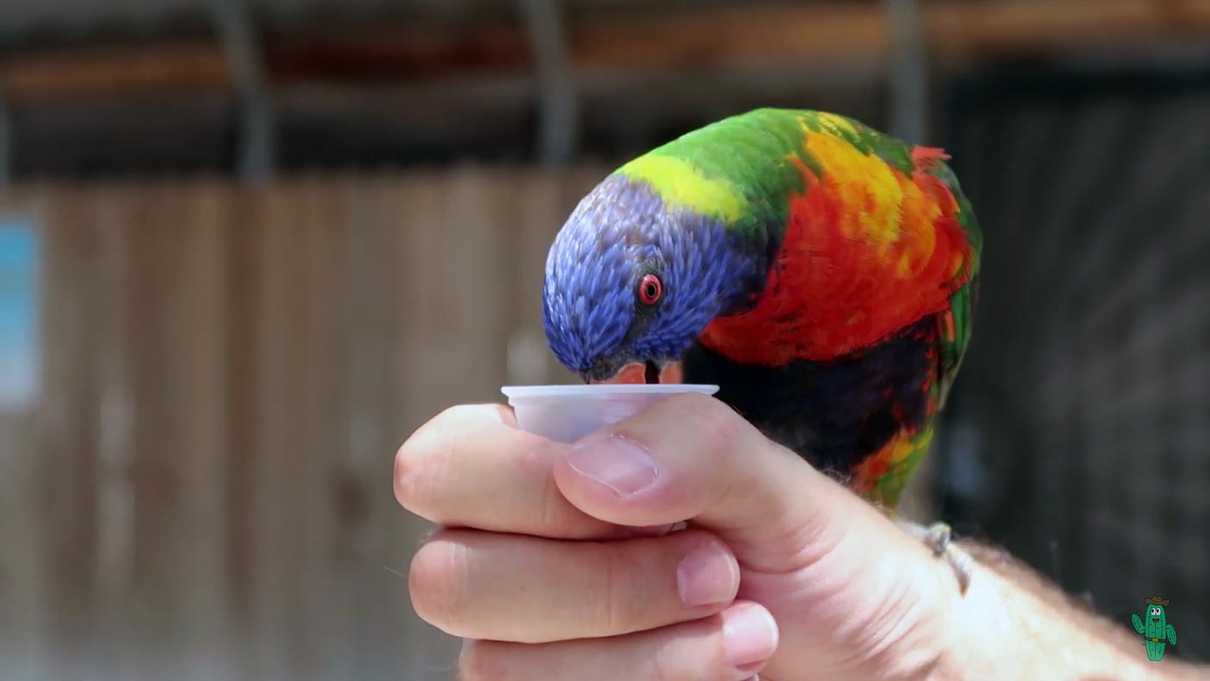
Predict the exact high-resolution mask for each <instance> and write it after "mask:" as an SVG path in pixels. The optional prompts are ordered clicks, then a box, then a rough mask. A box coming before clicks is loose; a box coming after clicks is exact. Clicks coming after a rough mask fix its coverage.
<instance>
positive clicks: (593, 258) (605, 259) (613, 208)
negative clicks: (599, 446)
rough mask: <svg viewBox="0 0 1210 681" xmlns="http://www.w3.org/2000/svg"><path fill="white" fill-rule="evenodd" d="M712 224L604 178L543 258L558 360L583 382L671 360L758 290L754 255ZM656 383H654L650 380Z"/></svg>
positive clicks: (634, 184)
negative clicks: (634, 364)
mask: <svg viewBox="0 0 1210 681" xmlns="http://www.w3.org/2000/svg"><path fill="white" fill-rule="evenodd" d="M744 246H745V244H743V243H742V239H740V238H738V237H737V236H736V235H735V234H733V233H731V232H730V231H729V230H727V228H726V226H725V225H724V224H723V223H722V222H721V221H719V220H718V219H715V218H711V217H707V216H702V215H699V214H696V213H694V212H692V211H688V210H673V211H670V210H668V209H667V208H666V207H665V205H664V202H663V201H662V200H661V199H660V197H659V196H658V195H657V194H656V192H655V191H654V190H653V189H652V188H651V187H650V186H649V185H648V184H646V183H645V182H644V181H642V180H632V179H630V178H627V177H625V176H623V175H618V174H615V175H611V176H609V177H608V178H606V179H605V181H603V182H602V183H601V184H599V185H597V187H596V188H595V189H594V190H593V191H592V192H591V193H589V194H588V196H586V197H585V198H584V199H583V200H582V201H581V202H580V204H579V206H577V207H576V209H575V211H573V212H572V214H571V217H569V218H568V220H567V222H566V224H564V225H563V229H562V230H561V231H560V232H559V234H558V236H557V237H556V238H555V242H554V245H553V246H551V249H550V253H549V255H548V256H547V260H546V283H545V286H544V288H543V292H542V303H543V305H542V312H543V320H544V322H545V325H546V337H547V339H548V340H549V341H550V347H551V349H552V350H553V351H554V353H555V356H556V357H558V358H559V361H560V362H562V363H563V364H564V365H566V366H567V367H568V368H569V369H571V370H572V371H575V372H576V373H578V374H580V375H581V376H582V377H583V378H584V379H585V380H589V381H605V380H609V379H610V378H612V377H614V376H615V375H616V374H617V373H618V371H619V370H621V369H622V368H623V367H625V366H627V365H630V364H633V363H636V362H637V363H642V364H644V365H645V366H646V367H647V369H648V373H647V381H648V382H652V373H651V372H652V371H653V370H654V371H655V372H656V373H657V374H658V368H659V367H662V366H664V365H665V364H667V363H669V362H675V361H679V360H680V358H681V357H682V356H683V355H684V353H685V352H686V351H687V350H688V349H689V348H690V347H691V346H692V345H693V343H694V341H696V340H697V337H698V335H699V334H701V332H702V330H703V329H704V328H705V327H706V325H707V324H708V323H709V322H710V320H712V319H713V318H714V317H715V316H717V315H719V314H720V313H724V312H726V311H728V310H730V309H733V308H735V307H736V305H740V304H742V303H743V300H744V298H745V297H746V296H747V295H748V293H749V291H751V289H752V287H753V285H754V283H756V282H758V275H759V266H758V263H759V262H760V257H759V254H756V253H753V252H752V251H751V249H748V248H745V247H744ZM657 380H658V379H657Z"/></svg>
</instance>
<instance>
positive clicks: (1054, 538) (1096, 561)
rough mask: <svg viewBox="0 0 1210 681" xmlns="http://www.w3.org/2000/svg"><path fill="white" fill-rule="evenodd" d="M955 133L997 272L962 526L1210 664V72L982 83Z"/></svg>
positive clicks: (988, 276)
mask: <svg viewBox="0 0 1210 681" xmlns="http://www.w3.org/2000/svg"><path fill="white" fill-rule="evenodd" d="M946 118H947V120H948V121H949V125H947V126H946V127H945V132H944V138H943V141H944V142H945V143H946V145H947V146H948V147H949V148H950V149H951V150H952V152H953V153H954V155H955V157H956V170H957V172H958V173H959V176H960V177H961V178H962V180H963V187H964V189H965V190H966V191H967V192H968V195H969V196H970V197H971V200H972V201H973V202H974V205H975V206H977V207H978V210H979V217H980V219H981V220H982V221H983V223H984V224H985V225H987V228H986V230H985V232H986V240H987V241H986V252H987V254H988V255H987V257H986V258H985V261H984V266H985V268H986V269H985V270H984V272H985V278H984V280H985V285H984V288H983V296H982V299H981V300H980V303H979V305H980V307H979V313H980V318H979V326H978V333H977V338H976V340H975V344H974V347H973V349H972V351H971V354H970V358H969V362H968V364H967V365H966V367H965V368H964V369H963V373H962V376H961V377H960V379H959V383H960V384H961V389H960V392H959V393H958V397H957V398H956V401H955V404H954V410H953V413H951V414H950V417H951V418H950V420H949V423H947V424H946V425H947V426H948V427H947V429H946V430H945V431H944V436H943V445H942V447H941V448H940V451H939V452H938V453H939V454H940V457H939V458H940V459H941V461H940V462H939V463H938V466H939V474H938V477H937V485H938V488H939V491H940V496H941V511H942V513H943V514H945V515H946V516H947V518H949V519H951V520H953V522H954V523H955V525H956V529H958V530H959V531H961V530H967V531H969V532H973V533H975V534H976V535H980V536H984V537H986V538H989V539H991V540H993V541H997V542H1001V543H1003V544H1005V545H1007V546H1008V547H1009V548H1011V549H1012V550H1013V551H1014V553H1016V554H1017V555H1020V556H1022V557H1024V558H1026V559H1028V560H1029V561H1030V562H1031V563H1033V564H1034V565H1035V566H1036V567H1038V568H1039V569H1040V570H1041V571H1043V572H1044V573H1046V574H1048V575H1049V576H1051V577H1052V578H1054V579H1055V580H1057V581H1058V582H1060V583H1061V584H1062V585H1063V586H1065V587H1066V588H1067V589H1068V590H1069V591H1071V592H1072V593H1075V594H1081V595H1083V596H1084V597H1085V598H1087V599H1088V600H1089V601H1090V602H1091V603H1092V604H1093V605H1094V606H1095V607H1096V608H1097V609H1098V610H1100V611H1102V612H1104V613H1107V614H1111V615H1112V616H1113V617H1115V618H1116V619H1117V621H1118V623H1127V622H1129V618H1130V613H1131V612H1135V611H1138V610H1139V608H1141V607H1142V606H1143V599H1145V598H1147V597H1149V596H1151V595H1152V592H1156V593H1159V594H1162V595H1163V597H1164V598H1165V599H1169V600H1171V603H1172V605H1171V606H1170V608H1169V611H1170V613H1172V614H1171V617H1172V618H1173V621H1176V617H1177V616H1178V615H1177V613H1179V616H1180V618H1181V622H1180V624H1181V625H1182V626H1183V628H1182V629H1181V632H1182V639H1181V641H1180V646H1179V648H1178V649H1179V651H1180V653H1181V654H1182V655H1184V656H1186V657H1195V658H1201V659H1207V658H1210V494H1207V492H1206V490H1207V485H1210V408H1208V407H1207V405H1210V266H1208V263H1210V229H1208V228H1207V215H1210V126H1207V125H1206V124H1205V122H1206V121H1210V62H1203V65H1202V67H1200V68H1197V69H1192V70H1189V69H1174V68H1169V69H1167V70H1162V71H1158V72H1157V71H1142V70H1132V71H1121V72H1118V73H1116V74H1114V75H1111V76H1104V75H1102V76H1089V75H1087V74H1082V73H1080V72H1064V73H1055V74H1051V75H1048V76H1039V75H1038V74H1036V73H1030V72H1029V71H1025V70H1022V69H1010V70H1007V71H1004V72H1000V73H996V74H984V75H982V76H971V77H968V78H966V79H963V80H962V81H960V82H958V83H956V84H955V86H954V87H953V88H952V89H951V92H950V97H949V104H948V107H947V113H946ZM1186 631H1188V637H1184V633H1185V632H1186Z"/></svg>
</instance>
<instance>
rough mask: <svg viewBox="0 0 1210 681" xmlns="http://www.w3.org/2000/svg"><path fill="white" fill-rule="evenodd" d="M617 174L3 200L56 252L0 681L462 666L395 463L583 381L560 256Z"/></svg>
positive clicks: (24, 440)
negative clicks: (413, 562) (543, 309)
mask: <svg viewBox="0 0 1210 681" xmlns="http://www.w3.org/2000/svg"><path fill="white" fill-rule="evenodd" d="M600 175H601V171H600V170H599V169H593V168H587V169H579V170H576V171H572V172H565V173H563V172H559V173H556V172H550V173H545V172H539V171H521V170H507V169H500V170H485V169H479V168H463V169H457V170H453V171H450V172H443V173H417V174H409V175H406V176H397V175H396V176H376V175H375V176H371V175H358V176H337V177H330V176H325V177H318V176H317V177H299V178H294V179H289V180H283V181H279V182H275V183H272V184H269V185H267V186H263V187H239V186H236V185H234V184H232V183H229V182H227V181H225V180H208V179H182V180H171V181H157V182H154V183H150V184H148V183H135V182H129V183H116V184H106V185H100V186H98V185H40V186H27V187H22V188H19V189H17V190H14V191H11V192H9V193H8V194H5V195H2V196H0V211H5V212H18V213H28V214H31V215H33V216H35V217H36V218H37V219H38V220H39V224H40V225H41V229H42V238H43V242H44V243H43V254H44V259H45V261H44V263H43V266H42V269H43V283H42V289H43V299H42V305H41V310H42V339H41V342H42V346H43V366H42V386H41V390H42V395H41V399H40V402H39V404H38V405H37V407H36V409H35V410H34V412H33V413H32V414H30V415H28V418H25V417H21V416H20V415H8V416H6V417H4V419H3V420H0V445H2V446H3V447H4V449H5V453H4V456H3V457H0V475H2V476H3V477H2V479H0V493H2V494H3V496H2V498H3V504H2V506H0V512H3V514H4V517H3V519H2V520H0V604H2V605H0V666H2V667H3V668H4V669H5V673H4V674H3V676H4V678H5V679H12V680H19V681H24V680H25V679H30V680H32V679H56V680H68V679H123V680H127V679H166V678H173V679H181V680H184V679H198V680H199V681H200V680H202V679H205V680H212V679H257V680H260V679H325V680H330V679H356V680H358V681H365V680H370V679H416V680H423V679H446V678H449V677H450V676H451V674H450V670H451V668H452V667H451V663H452V659H453V655H454V654H455V652H456V644H455V643H454V642H452V641H450V640H448V639H446V638H445V637H443V636H440V635H438V634H437V633H436V632H435V631H434V630H432V629H430V628H429V627H427V625H424V624H423V623H421V622H419V621H418V620H417V619H415V617H414V615H413V614H412V612H411V608H410V605H409V603H408V599H407V592H406V581H405V579H404V577H403V575H404V574H406V569H407V559H408V557H409V555H410V554H411V552H412V551H413V550H414V549H415V546H416V544H417V542H418V541H419V539H420V538H421V537H422V535H423V534H424V533H425V532H426V531H427V529H428V528H426V527H425V526H424V525H423V523H421V522H419V521H417V520H415V519H413V518H411V517H409V515H408V514H407V513H406V512H404V511H403V510H402V509H401V508H399V507H398V506H397V504H396V502H395V500H394V497H393V494H392V489H391V463H392V458H393V454H394V451H395V449H396V447H397V446H398V445H399V444H400V442H402V441H403V439H404V438H405V437H406V436H407V434H408V433H409V432H411V431H412V430H413V429H414V428H415V427H416V426H418V425H419V424H420V423H422V422H423V421H424V420H426V419H427V418H429V417H430V416H432V415H433V414H435V413H436V412H438V411H439V410H440V409H442V408H443V407H444V406H447V405H450V404H453V403H456V402H465V401H483V400H496V399H498V398H499V395H498V393H497V388H498V386H500V385H501V384H503V383H506V382H530V381H547V380H563V379H565V378H566V376H565V375H564V374H562V373H560V370H559V369H558V368H557V367H555V366H554V365H553V364H552V362H551V361H550V360H549V359H548V354H549V353H547V352H546V349H545V342H544V339H543V337H542V335H541V329H540V312H539V307H538V306H539V290H540V286H541V272H542V265H543V262H544V259H545V252H546V248H547V247H548V244H549V241H550V239H551V238H552V236H553V234H554V232H555V230H556V229H557V228H558V226H559V225H560V224H561V223H562V221H563V219H564V218H565V217H566V215H567V213H568V211H569V210H570V209H571V207H572V206H573V205H574V203H575V201H576V200H577V199H578V198H579V196H581V195H582V194H583V192H584V191H585V190H586V189H587V188H588V187H589V186H591V184H592V183H593V182H594V181H596V180H597V179H598V178H599V177H600ZM14 670H15V673H14Z"/></svg>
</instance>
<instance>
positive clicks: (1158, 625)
mask: <svg viewBox="0 0 1210 681" xmlns="http://www.w3.org/2000/svg"><path fill="white" fill-rule="evenodd" d="M1144 603H1146V605H1147V607H1146V608H1144V609H1143V610H1144V613H1143V617H1141V618H1140V617H1139V616H1138V614H1137V613H1130V623H1131V624H1133V625H1134V630H1135V631H1137V632H1138V633H1140V634H1142V635H1143V645H1145V646H1147V659H1148V660H1151V661H1152V662H1159V661H1160V660H1162V659H1164V651H1165V649H1166V648H1167V647H1168V644H1169V643H1171V644H1172V645H1176V629H1175V628H1174V627H1173V626H1172V625H1171V624H1168V612H1167V610H1166V608H1167V607H1168V601H1166V600H1164V599H1162V598H1160V597H1159V596H1152V597H1151V598H1148V599H1147V600H1146V601H1144Z"/></svg>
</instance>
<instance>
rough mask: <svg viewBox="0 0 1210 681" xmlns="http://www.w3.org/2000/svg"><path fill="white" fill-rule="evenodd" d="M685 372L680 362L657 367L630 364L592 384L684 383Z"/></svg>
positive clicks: (647, 364)
mask: <svg viewBox="0 0 1210 681" xmlns="http://www.w3.org/2000/svg"><path fill="white" fill-rule="evenodd" d="M684 380H685V372H684V370H683V369H682V367H681V363H680V362H665V363H664V364H663V365H660V366H657V365H656V363H655V362H652V361H651V360H647V361H646V362H629V363H627V364H625V365H623V366H622V368H621V369H618V372H617V373H616V374H614V375H613V376H611V377H609V378H606V379H604V380H600V381H589V382H590V383H639V384H642V383H682V382H684Z"/></svg>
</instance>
